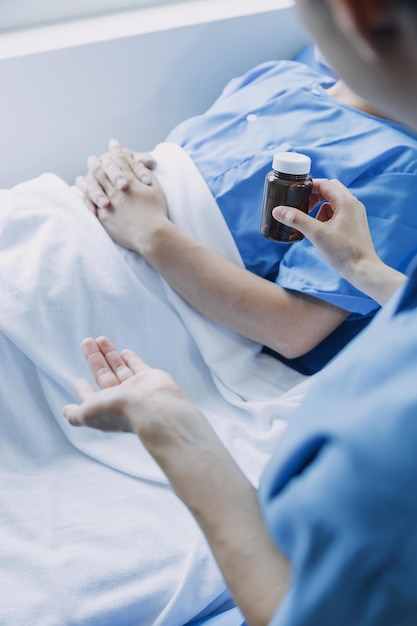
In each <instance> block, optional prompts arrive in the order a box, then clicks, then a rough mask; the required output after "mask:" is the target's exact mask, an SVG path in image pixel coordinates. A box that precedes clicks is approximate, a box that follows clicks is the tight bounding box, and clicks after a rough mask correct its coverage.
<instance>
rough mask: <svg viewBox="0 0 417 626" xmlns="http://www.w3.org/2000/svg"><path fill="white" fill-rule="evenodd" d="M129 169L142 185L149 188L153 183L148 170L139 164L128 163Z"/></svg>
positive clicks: (134, 162)
mask: <svg viewBox="0 0 417 626" xmlns="http://www.w3.org/2000/svg"><path fill="white" fill-rule="evenodd" d="M129 165H130V169H131V171H132V172H133V174H134V175H135V176H136V178H138V179H139V180H140V182H141V183H143V184H144V185H148V186H151V185H152V183H153V182H154V177H153V176H152V173H151V172H150V171H149V169H148V168H147V167H146V166H145V165H144V164H143V163H141V162H136V161H130V162H129Z"/></svg>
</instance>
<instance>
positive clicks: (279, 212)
mask: <svg viewBox="0 0 417 626" xmlns="http://www.w3.org/2000/svg"><path fill="white" fill-rule="evenodd" d="M272 217H273V218H274V219H276V220H277V222H280V223H281V224H285V226H290V227H291V228H296V229H297V230H299V231H300V233H302V234H303V235H305V236H306V237H307V238H308V237H309V236H310V235H311V234H312V233H313V232H315V230H316V227H317V223H316V220H315V219H314V217H310V216H309V215H307V214H306V213H304V212H303V211H300V210H299V209H295V208H294V207H290V206H277V207H275V208H274V209H273V210H272Z"/></svg>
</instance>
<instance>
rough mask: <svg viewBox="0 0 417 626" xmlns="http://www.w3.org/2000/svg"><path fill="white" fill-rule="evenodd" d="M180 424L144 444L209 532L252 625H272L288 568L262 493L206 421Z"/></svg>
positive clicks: (205, 530) (244, 612)
mask: <svg viewBox="0 0 417 626" xmlns="http://www.w3.org/2000/svg"><path fill="white" fill-rule="evenodd" d="M190 423H191V422H190ZM175 424H176V426H175V427H174V428H173V429H171V430H170V433H169V435H167V428H166V427H164V426H162V430H163V435H161V433H160V431H153V434H152V437H151V440H150V439H149V437H147V436H146V435H145V436H143V434H142V440H143V441H144V443H145V445H146V447H147V448H148V450H149V451H150V452H151V454H153V455H154V457H155V459H156V460H157V461H158V463H159V464H160V465H161V467H162V469H163V470H164V472H165V473H166V474H167V476H168V478H169V480H170V482H171V484H172V486H173V488H174V490H175V491H176V493H177V495H178V496H179V497H180V498H181V499H182V501H183V502H184V503H185V504H186V506H187V507H188V508H189V509H190V511H191V512H192V514H193V515H194V517H195V519H196V520H197V522H198V524H199V525H200V527H201V529H202V530H203V532H204V534H205V536H206V538H207V540H208V542H209V544H210V547H211V549H212V551H213V554H214V556H215V558H216V560H217V562H218V564H219V567H220V569H221V571H222V573H223V576H224V578H225V581H226V583H227V585H228V587H229V589H230V591H231V593H232V595H233V597H234V599H235V601H236V603H237V604H238V606H239V607H240V609H241V610H242V612H243V614H244V615H245V618H246V620H247V623H248V624H249V625H250V626H266V625H267V624H268V623H269V622H270V620H271V618H272V615H273V613H274V612H275V610H276V608H277V606H278V605H279V603H280V601H281V600H282V598H283V596H284V594H285V591H286V588H287V579H288V564H287V561H286V559H285V558H284V557H283V556H282V554H281V553H280V552H279V551H278V549H277V548H276V546H275V545H274V544H273V543H272V541H271V540H270V538H269V535H268V533H267V531H266V528H265V526H264V521H263V517H262V513H261V510H260V507H259V504H258V498H257V493H256V490H255V489H254V487H253V486H252V485H251V484H250V482H249V481H248V480H247V479H246V477H245V476H244V475H243V474H242V472H241V471H240V469H239V468H238V467H237V466H236V464H235V463H234V461H233V459H232V458H231V457H230V455H229V454H228V452H227V451H226V450H225V449H224V447H223V445H222V444H221V443H220V441H219V440H218V439H217V436H216V435H215V434H214V432H213V431H212V430H211V428H210V426H209V425H208V424H207V423H206V422H205V420H204V421H201V422H200V421H199V420H198V419H197V420H195V422H194V424H195V427H194V426H189V427H185V428H184V429H182V427H181V419H176V420H175ZM177 425H178V426H177ZM153 440H154V441H153ZM167 440H168V441H167Z"/></svg>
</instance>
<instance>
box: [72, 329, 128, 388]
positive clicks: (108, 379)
mask: <svg viewBox="0 0 417 626" xmlns="http://www.w3.org/2000/svg"><path fill="white" fill-rule="evenodd" d="M81 348H82V351H83V354H84V357H85V360H86V361H87V363H88V366H89V367H90V369H91V372H92V374H93V376H94V379H95V381H96V383H97V385H98V386H99V387H100V389H106V388H108V387H115V386H116V385H119V384H120V381H119V379H118V378H117V376H116V375H115V374H114V372H113V371H112V370H111V368H110V367H109V364H108V363H107V361H106V359H105V357H104V355H103V353H102V352H101V350H100V348H99V346H98V345H97V342H96V341H95V340H94V339H91V338H90V337H88V338H87V339H84V340H83V342H82V343H81Z"/></svg>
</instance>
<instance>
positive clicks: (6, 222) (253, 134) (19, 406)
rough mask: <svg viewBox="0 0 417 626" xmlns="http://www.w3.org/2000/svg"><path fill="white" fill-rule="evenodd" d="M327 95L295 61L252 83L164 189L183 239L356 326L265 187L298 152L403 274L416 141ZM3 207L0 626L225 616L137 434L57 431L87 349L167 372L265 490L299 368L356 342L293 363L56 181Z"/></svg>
mask: <svg viewBox="0 0 417 626" xmlns="http://www.w3.org/2000/svg"><path fill="white" fill-rule="evenodd" d="M327 80H328V79H327V78H323V77H322V76H321V75H320V74H317V73H314V72H313V71H311V70H309V69H308V68H306V67H304V66H299V65H298V64H293V63H273V64H272V63H271V64H268V65H264V66H262V67H260V68H255V69H254V70H253V71H252V72H250V73H249V74H248V75H246V76H245V77H242V78H241V79H238V80H236V81H234V82H233V83H232V84H231V85H229V86H228V87H227V88H226V89H225V91H224V93H223V95H222V97H221V99H220V100H219V101H218V102H217V103H215V105H214V106H213V108H212V109H211V110H210V111H209V112H208V113H207V114H206V115H204V116H202V118H200V119H194V120H190V121H189V122H186V123H185V124H184V125H182V126H180V127H179V128H178V129H177V130H175V131H174V132H173V133H172V135H171V136H170V137H169V138H168V139H169V141H168V142H166V143H164V144H161V145H160V146H158V147H157V148H156V150H155V151H154V153H153V155H154V158H155V160H156V162H157V168H156V170H155V175H156V176H157V177H158V181H159V184H160V185H161V188H162V190H163V192H164V197H165V199H166V204H167V207H168V212H169V218H170V220H171V221H172V224H173V225H174V227H175V228H178V230H180V231H181V232H184V233H185V235H186V236H187V237H191V238H193V239H195V240H197V241H198V242H200V244H202V245H203V246H204V248H205V249H208V250H213V251H214V252H215V253H216V254H217V255H220V256H221V257H222V258H224V259H225V264H227V263H228V262H230V263H231V264H232V265H233V266H234V267H237V268H238V269H239V270H241V271H242V272H244V271H245V268H246V269H247V271H250V272H252V273H255V274H256V275H257V276H258V277H262V278H263V279H264V280H265V282H268V284H269V285H270V286H272V287H273V288H275V285H274V281H275V282H276V283H277V285H278V287H279V288H282V289H283V290H284V291H285V293H287V292H293V291H299V292H300V293H306V294H307V295H308V296H310V297H311V298H312V299H316V300H318V301H322V302H324V303H325V304H326V305H328V306H329V308H330V309H331V307H335V308H336V309H341V310H342V311H346V312H348V313H349V314H351V315H350V317H349V318H347V319H346V321H345V322H343V324H345V325H350V324H352V327H354V326H356V322H357V321H358V324H359V326H358V327H359V328H360V327H361V326H360V324H365V323H366V321H367V319H368V317H369V316H370V315H372V314H373V312H374V311H375V310H376V308H377V307H376V304H375V303H373V302H372V301H370V300H368V299H366V298H365V297H364V296H363V295H362V294H360V293H358V292H355V291H353V290H352V289H351V288H349V287H348V286H347V285H346V284H345V283H344V282H343V281H341V279H340V278H339V277H336V275H335V274H333V273H332V272H331V270H330V268H328V267H327V266H326V265H325V263H324V261H323V260H322V259H320V258H319V257H318V256H317V255H316V254H315V253H314V250H313V249H312V248H311V246H309V244H308V242H307V241H303V242H301V243H298V244H296V246H293V247H292V248H291V249H289V250H287V249H286V248H285V249H282V248H281V247H280V246H276V245H275V244H271V243H270V242H267V241H266V240H263V239H262V238H261V237H260V236H258V235H257V227H258V215H259V214H258V208H259V205H260V197H261V195H262V186H263V177H264V174H265V172H266V171H267V170H268V169H269V167H270V163H271V160H272V154H273V152H275V151H276V150H281V149H284V148H285V149H286V148H288V149H289V148H291V149H296V150H300V151H303V152H307V153H308V154H310V155H311V156H312V160H313V164H314V168H315V169H314V170H313V174H314V175H315V176H317V175H326V176H328V177H335V176H338V177H339V178H341V179H342V181H343V182H345V183H346V184H347V185H348V186H350V188H351V189H352V190H353V191H354V192H355V194H356V195H358V196H359V197H360V198H361V199H362V200H363V201H364V202H365V203H366V205H367V207H368V208H369V209H370V225H371V229H373V234H374V238H375V244H376V247H377V251H378V252H379V253H380V254H381V256H383V257H384V260H386V261H387V262H388V263H390V264H391V265H393V266H395V267H397V268H398V269H403V268H405V267H406V265H407V263H408V259H409V258H410V257H411V256H412V254H413V252H414V251H415V250H416V248H417V231H416V226H417V216H415V215H413V214H412V212H410V211H408V207H409V205H410V202H409V199H410V198H411V197H413V196H411V193H412V189H413V185H414V183H415V175H414V174H413V173H412V169H413V164H414V163H415V158H416V155H417V144H416V140H415V138H414V137H413V136H412V135H411V134H410V133H408V132H407V131H406V130H405V129H403V128H401V127H399V126H398V125H396V124H394V123H391V122H389V121H387V120H382V119H379V118H377V117H374V116H372V115H369V113H365V112H361V111H358V110H356V109H353V108H352V107H350V106H349V105H346V104H343V103H338V102H337V101H335V100H334V99H333V98H331V97H330V96H329V94H328V93H327V92H326V91H325V90H323V81H324V83H325V84H327ZM314 90H317V93H315V91H314ZM306 94H308V98H306ZM288 102H291V103H292V105H291V106H289V105H288ZM296 102H297V103H298V104H297V106H298V107H299V108H298V110H297V112H295V109H294V106H295V103H296ZM353 120H354V123H353ZM300 128H301V129H302V132H301V133H300ZM238 141H242V143H238ZM216 146H217V148H216ZM337 146H338V147H337ZM374 146H375V147H374ZM342 152H343V155H344V156H343V159H342V158H341V153H342ZM397 177H400V178H401V181H402V184H401V185H396V184H394V183H395V182H396V181H397ZM387 187H389V188H390V189H394V190H395V193H396V196H395V197H393V195H392V193H391V191H390V194H391V195H390V203H389V211H388V209H387V208H386V206H385V202H384V199H385V197H386V195H387ZM0 202H1V211H0V281H1V289H2V293H3V298H2V306H1V308H0V344H1V346H0V351H1V355H2V361H1V362H2V366H3V376H2V377H1V378H0V414H1V420H0V450H1V463H2V478H3V480H2V489H1V493H0V498H1V502H0V523H1V526H2V539H1V543H2V549H1V555H2V559H1V568H0V584H1V586H2V588H3V589H7V594H3V596H2V601H1V603H0V622H1V623H5V624H8V626H9V625H10V626H18V625H19V626H20V624H22V623H35V624H37V625H38V624H39V625H41V626H46V625H49V624H51V625H54V626H55V625H56V624H69V623H74V624H82V625H83V626H87V625H90V624H94V625H98V624H99V625H100V626H105V625H106V624H109V625H112V626H114V625H115V624H117V626H124V625H126V626H127V625H128V624H129V625H130V624H138V625H139V624H140V626H148V625H149V626H150V625H162V624H164V625H177V626H183V625H184V624H186V623H187V622H189V621H191V620H192V619H194V618H195V617H196V616H197V615H199V614H204V613H210V612H213V611H215V610H220V609H222V608H224V607H225V606H227V605H228V603H229V602H230V598H229V595H228V593H227V591H226V588H225V585H224V582H223V580H222V578H221V576H220V574H219V572H218V570H217V567H216V565H215V563H214V561H213V559H212V557H211V555H210V551H209V550H208V548H207V546H206V543H205V540H204V539H203V537H202V535H201V533H200V531H199V529H198V528H197V527H196V526H195V524H194V523H193V521H192V520H191V519H190V517H189V515H188V512H187V511H186V510H185V508H184V507H183V505H181V503H180V502H179V501H178V500H177V498H176V497H175V496H174V495H173V494H172V493H171V491H170V489H169V488H168V486H167V484H166V480H165V478H164V476H163V475H162V473H161V472H160V470H159V469H158V467H157V466H156V465H155V464H154V462H153V461H152V459H151V458H150V457H149V455H148V454H147V452H146V451H145V450H144V449H143V448H141V447H140V445H139V444H138V442H137V439H136V437H134V436H132V437H130V436H129V435H127V436H120V435H117V434H114V435H110V436H104V435H102V434H101V433H99V432H94V431H87V430H75V429H72V428H71V427H70V426H69V425H68V424H67V423H66V422H65V421H64V419H63V417H62V416H61V408H62V406H63V405H64V404H67V403H68V402H70V401H72V400H73V399H74V398H75V394H74V390H73V381H74V380H75V379H76V378H78V377H79V376H80V374H81V375H83V372H84V375H85V376H86V377H88V376H89V374H88V371H87V366H86V365H85V363H84V361H83V356H82V353H81V351H80V350H79V343H80V342H81V340H82V339H83V338H84V337H86V336H98V335H107V336H110V337H111V338H112V340H113V341H114V343H115V345H116V346H117V347H118V348H123V347H125V346H127V345H128V346H129V347H131V348H132V349H133V350H134V351H136V352H137V353H139V354H140V355H141V356H142V357H143V358H144V360H145V361H147V362H148V363H149V364H151V365H152V366H157V367H160V368H162V369H164V370H165V371H168V372H169V373H170V374H171V375H172V376H173V377H174V378H175V380H176V381H177V383H178V384H179V386H180V387H181V388H182V390H183V391H184V393H186V394H187V395H188V396H189V398H190V399H191V400H192V401H193V402H194V403H195V404H196V405H197V406H198V407H199V408H200V409H201V410H202V411H203V412H204V413H205V415H206V416H207V418H208V419H209V421H210V423H211V424H212V425H213V427H214V428H215V430H216V432H217V433H218V434H219V436H220V437H221V439H222V440H223V441H224V442H225V444H226V445H227V448H228V449H229V450H230V451H231V453H232V454H233V456H234V457H235V459H236V460H237V462H238V463H239V465H240V466H241V467H242V468H243V470H244V471H245V473H246V474H247V475H248V476H249V478H250V479H251V480H252V481H253V482H254V483H255V484H256V483H257V480H258V477H259V475H260V472H261V470H262V468H263V466H264V464H265V462H266V460H267V459H268V458H269V456H270V453H271V450H272V449H273V448H274V445H275V443H276V441H277V438H278V437H279V436H280V434H281V433H282V431H283V429H284V428H285V424H286V422H287V420H288V419H290V417H291V413H292V411H293V409H294V407H295V406H296V405H297V403H298V401H299V399H300V397H301V396H302V395H303V393H304V390H305V387H306V386H308V385H309V384H310V380H311V379H309V378H307V377H306V376H305V374H304V373H303V372H307V371H308V373H310V371H315V370H317V369H319V367H320V365H321V364H322V363H323V362H325V361H326V360H327V359H328V358H329V356H330V354H334V352H335V351H337V349H339V347H340V345H341V344H342V343H343V342H345V341H346V340H347V338H348V336H347V335H346V334H345V331H343V334H342V335H341V339H337V337H336V335H334V334H333V333H332V334H330V336H329V338H328V339H327V340H325V341H327V342H329V344H331V343H332V341H333V339H334V346H333V348H332V350H330V351H326V350H327V349H326V348H325V344H324V342H321V343H320V347H319V350H320V351H321V353H322V356H321V359H322V360H321V361H320V360H319V361H317V359H316V358H315V357H314V362H313V365H312V366H311V369H309V367H310V366H309V365H308V363H307V361H306V362H305V363H304V365H303V364H302V363H301V364H300V363H299V364H294V363H291V367H289V366H288V365H287V364H286V363H285V362H284V361H285V359H283V358H282V357H280V358H275V357H272V356H270V355H269V354H266V353H265V350H264V349H263V343H264V342H263V341H261V342H259V341H253V339H248V338H247V337H244V336H243V334H242V333H240V332H235V330H234V329H233V328H232V329H230V328H229V329H227V328H226V327H225V326H224V325H222V324H219V323H217V321H216V320H214V321H213V320H210V319H208V317H207V316H206V315H202V314H201V313H199V312H198V311H197V310H196V309H195V308H194V307H192V306H190V305H189V304H188V303H187V302H186V300H184V299H183V298H182V297H181V296H179V295H178V294H177V292H176V291H175V290H174V289H173V288H172V287H171V286H170V285H169V283H168V282H167V281H166V280H164V279H163V278H161V276H160V275H159V274H158V272H155V270H154V269H153V268H152V267H151V266H150V265H149V264H148V263H147V262H146V260H145V259H144V258H143V257H142V256H140V255H138V254H136V253H135V252H132V251H131V250H128V249H126V248H125V247H122V246H119V245H117V244H115V243H114V242H113V240H112V239H111V238H110V237H109V236H108V234H107V233H106V231H105V229H103V227H102V225H101V223H100V221H99V220H97V219H96V217H95V216H94V215H93V214H92V213H91V212H89V211H87V210H86V209H85V206H84V202H83V200H82V199H81V197H80V195H79V194H78V193H77V192H76V190H75V189H74V188H71V187H68V186H67V185H66V184H65V183H64V182H63V181H61V180H60V179H58V178H57V177H55V176H53V175H44V176H42V177H40V178H38V179H36V180H33V181H28V182H25V183H23V184H22V185H19V186H17V187H15V188H14V189H12V190H10V191H3V192H1V194H0ZM254 213H255V216H254ZM399 242H400V244H399ZM267 279H268V280H267ZM271 279H272V280H271ZM278 287H277V289H278ZM343 324H341V326H343ZM335 332H336V333H337V331H335ZM306 363H307V364H306ZM295 365H296V367H295ZM303 368H304V369H303ZM297 370H302V371H301V372H300V371H297ZM318 375H320V374H318ZM114 439H116V440H117V441H116V442H115V441H114Z"/></svg>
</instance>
